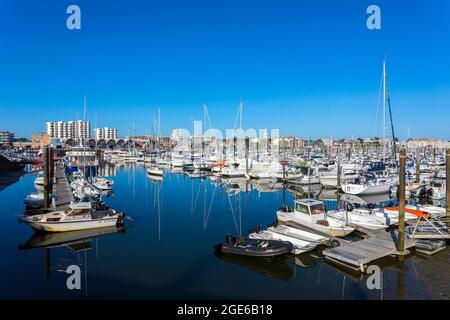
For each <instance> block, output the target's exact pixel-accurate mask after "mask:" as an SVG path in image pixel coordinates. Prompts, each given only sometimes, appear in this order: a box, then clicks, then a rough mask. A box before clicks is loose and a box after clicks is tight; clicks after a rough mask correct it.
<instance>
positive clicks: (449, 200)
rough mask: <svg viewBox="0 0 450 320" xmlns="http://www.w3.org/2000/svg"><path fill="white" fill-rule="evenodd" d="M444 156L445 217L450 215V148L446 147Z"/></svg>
mask: <svg viewBox="0 0 450 320" xmlns="http://www.w3.org/2000/svg"><path fill="white" fill-rule="evenodd" d="M445 156H446V157H445V158H446V165H445V166H446V173H445V206H446V207H447V217H450V149H447V151H446V154H445Z"/></svg>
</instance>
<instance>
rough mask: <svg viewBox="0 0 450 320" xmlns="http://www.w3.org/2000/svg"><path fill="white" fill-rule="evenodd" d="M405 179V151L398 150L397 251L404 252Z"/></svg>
mask: <svg viewBox="0 0 450 320" xmlns="http://www.w3.org/2000/svg"><path fill="white" fill-rule="evenodd" d="M405 177H406V150H405V149H402V150H400V172H399V186H398V242H397V251H398V252H399V253H403V252H404V251H405Z"/></svg>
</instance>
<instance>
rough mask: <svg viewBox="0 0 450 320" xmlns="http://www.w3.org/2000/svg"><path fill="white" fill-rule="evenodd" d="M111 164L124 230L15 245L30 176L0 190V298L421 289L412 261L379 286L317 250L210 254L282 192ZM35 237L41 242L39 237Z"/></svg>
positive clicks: (373, 293) (390, 267) (270, 209)
mask: <svg viewBox="0 0 450 320" xmlns="http://www.w3.org/2000/svg"><path fill="white" fill-rule="evenodd" d="M109 172H111V173H112V174H113V175H112V176H111V178H112V179H113V180H114V182H115V186H114V194H113V195H112V196H110V197H109V198H105V199H104V200H105V201H107V202H108V203H109V204H110V205H111V206H112V207H113V208H115V209H117V210H123V211H125V212H126V213H127V214H128V215H129V216H131V217H133V221H127V223H126V230H125V232H116V233H114V232H113V233H111V234H108V235H103V236H98V237H95V235H94V236H92V235H91V236H90V237H88V240H84V241H78V242H79V243H74V241H72V243H69V244H68V245H60V246H56V247H50V248H47V249H46V248H45V247H44V248H30V249H21V248H20V246H23V245H26V244H27V241H29V239H30V238H31V237H32V236H33V232H32V230H31V229H30V228H29V227H28V226H26V225H24V224H19V223H18V221H17V216H18V215H20V214H21V213H22V212H23V210H24V205H23V201H22V200H23V197H24V196H25V195H26V194H27V193H29V192H31V191H33V189H34V187H33V180H34V178H35V177H34V176H33V175H31V174H28V175H26V176H24V177H23V178H22V179H21V180H20V181H19V182H17V183H15V184H13V185H11V186H9V187H8V188H6V189H4V190H3V191H1V192H0V203H1V204H2V209H3V210H2V214H1V215H0V253H1V257H2V263H1V264H0V298H3V299H5V298H6V299H14V298H44V299H45V298H57V299H65V298H87V299H89V298H238V299H241V298H249V299H250V298H252V299H260V298H261V299H269V298H270V299H271V298H274V299H381V298H383V299H396V298H398V297H403V298H405V299H408V298H428V297H429V294H428V292H427V288H428V287H427V286H425V284H424V283H423V282H422V281H421V280H420V277H418V275H417V272H416V271H415V268H414V265H413V259H408V260H407V261H406V262H405V264H404V267H403V268H404V271H398V270H399V266H396V265H395V263H394V260H390V259H387V261H384V262H383V264H385V265H386V267H385V269H384V271H383V279H384V283H383V290H369V289H367V287H366V281H365V279H362V278H358V277H359V276H358V274H356V275H353V274H349V273H347V272H343V271H342V270H339V269H337V268H336V267H334V266H332V265H330V264H328V263H327V262H325V261H324V260H323V259H322V258H321V256H320V253H313V254H311V255H304V256H300V257H296V258H293V257H290V258H286V259H275V260H272V261H258V260H254V259H245V258H236V257H234V258H233V257H227V256H225V257H218V256H216V255H215V254H214V252H213V246H214V245H215V244H216V243H218V242H221V241H222V240H223V238H224V236H225V235H226V234H227V233H231V234H238V233H239V232H240V231H241V232H242V234H244V235H246V234H247V232H248V230H249V229H250V228H252V227H254V226H255V225H256V224H257V223H261V224H262V225H263V226H264V225H267V224H269V223H271V222H272V221H273V220H274V219H275V211H276V209H277V208H279V207H280V206H281V204H282V192H281V191H276V192H258V190H255V189H253V190H252V191H249V192H248V193H245V183H244V184H243V185H241V187H242V186H243V187H244V190H241V192H234V193H232V192H229V193H227V189H226V188H225V187H224V186H222V185H220V184H219V183H217V182H215V181H211V180H210V179H204V180H200V179H191V178H190V177H188V176H186V175H182V174H170V173H166V175H165V177H164V181H163V182H154V181H152V180H150V179H149V178H148V177H147V176H146V173H145V169H144V167H143V166H132V167H128V168H124V167H122V168H115V169H112V168H110V169H109ZM249 189H251V187H249ZM230 193H232V194H233V195H231V196H229V194H230ZM158 195H159V196H158ZM291 199H292V196H291V195H287V200H288V201H291ZM82 236H85V235H82V234H81V235H80V237H82ZM63 238H64V236H63ZM32 240H33V239H31V240H30V242H29V244H30V243H31V241H32ZM38 240H39V239H38ZM47 240H48V239H47ZM62 240H64V239H62ZM65 240H67V239H65ZM72 240H74V239H72ZM49 241H53V242H56V243H58V241H59V243H61V239H59V240H57V239H56V238H54V239H52V238H50V239H49ZM34 245H42V239H41V243H40V242H39V241H34ZM73 264H77V265H79V266H80V268H81V275H82V281H81V289H80V290H68V289H67V287H66V279H67V277H68V275H67V274H66V273H64V272H63V271H64V270H65V269H66V268H67V267H68V266H69V265H73ZM399 280H400V281H399ZM402 282H403V285H402Z"/></svg>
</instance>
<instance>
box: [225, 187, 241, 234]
mask: <svg viewBox="0 0 450 320" xmlns="http://www.w3.org/2000/svg"><path fill="white" fill-rule="evenodd" d="M227 195H228V203H229V204H230V208H231V215H232V217H233V221H234V226H235V228H236V233H239V231H238V226H237V222H236V218H235V217H234V209H233V205H232V204H231V200H230V195H229V194H227Z"/></svg>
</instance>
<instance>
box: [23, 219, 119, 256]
mask: <svg viewBox="0 0 450 320" xmlns="http://www.w3.org/2000/svg"><path fill="white" fill-rule="evenodd" d="M115 233H122V234H123V233H125V228H124V226H123V225H122V226H111V227H104V228H97V229H87V230H78V231H68V232H52V233H42V232H35V233H34V234H33V235H32V236H31V237H30V239H28V241H27V242H26V243H25V244H24V245H19V249H22V250H28V249H36V248H48V249H50V248H57V247H67V248H69V249H70V250H72V251H79V250H86V249H90V248H91V241H92V240H93V239H94V238H98V237H103V236H106V235H111V234H115Z"/></svg>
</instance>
